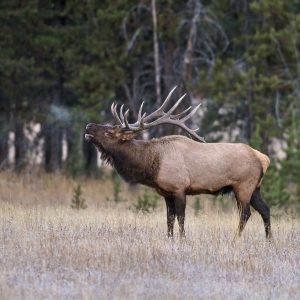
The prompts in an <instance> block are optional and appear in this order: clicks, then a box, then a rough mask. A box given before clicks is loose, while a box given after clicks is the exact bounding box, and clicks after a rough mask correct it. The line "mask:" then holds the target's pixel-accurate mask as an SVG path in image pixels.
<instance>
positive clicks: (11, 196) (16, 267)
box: [0, 174, 300, 299]
mask: <svg viewBox="0 0 300 300" xmlns="http://www.w3.org/2000/svg"><path fill="white" fill-rule="evenodd" d="M73 186H74V182H72V181H71V180H70V179H66V178H64V177H49V176H40V177H38V178H37V177H36V176H28V175H26V176H22V177H19V176H15V175H11V174H2V175H0V197H1V204H0V299H34V298H35V299H182V298H190V299H247V298H248V299H300V250H299V246H300V221H299V219H293V218H291V217H288V216H285V217H282V218H280V219H275V220H274V219H273V234H274V241H273V242H272V243H269V242H266V241H265V239H264V233H263V226H262V221H261V219H260V218H259V217H258V216H257V215H256V214H253V216H252V217H251V219H250V221H249V223H248V224H247V227H246V230H245V232H244V235H243V237H242V238H241V239H240V240H238V241H237V242H236V243H233V242H232V239H233V236H234V232H235V230H236V227H237V215H236V214H232V213H230V214H229V213H228V214H226V213H222V212H217V213H216V212H215V211H214V210H211V209H204V211H202V213H201V214H200V215H199V217H195V216H194V214H193V211H192V209H191V208H190V207H189V208H188V211H187V221H186V232H187V237H186V238H185V239H183V240H180V239H179V238H178V236H177V235H176V236H175V238H174V240H170V239H167V238H166V234H165V233H166V225H165V223H166V220H165V208H164V207H163V204H162V205H161V206H160V207H159V208H158V209H157V212H156V213H153V214H150V215H140V214H135V213H133V212H132V211H130V210H128V209H127V206H128V204H126V203H121V204H114V203H112V202H107V201H105V198H106V197H107V196H108V195H109V193H110V187H109V185H106V184H101V182H100V183H99V181H98V182H96V181H88V182H85V184H84V185H83V186H84V188H85V197H86V198H87V204H88V205H89V207H88V208H87V209H86V210H84V211H79V212H76V211H74V210H72V209H71V208H69V204H70V198H71V195H72V187H73ZM176 231H177V227H176Z"/></svg>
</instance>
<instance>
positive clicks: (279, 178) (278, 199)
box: [262, 163, 290, 208]
mask: <svg viewBox="0 0 300 300" xmlns="http://www.w3.org/2000/svg"><path fill="white" fill-rule="evenodd" d="M286 183H287V182H286V178H285V177H284V176H283V174H282V170H280V169H278V168H276V166H275V165H274V163H272V164H271V166H270V167H269V169H268V170H267V173H266V175H265V176H264V179H263V184H262V196H263V198H264V199H265V200H266V201H267V203H268V204H270V205H272V206H276V207H278V208H282V207H284V206H285V205H286V204H287V203H288V201H289V197H290V196H289V193H288V191H287V184H286Z"/></svg>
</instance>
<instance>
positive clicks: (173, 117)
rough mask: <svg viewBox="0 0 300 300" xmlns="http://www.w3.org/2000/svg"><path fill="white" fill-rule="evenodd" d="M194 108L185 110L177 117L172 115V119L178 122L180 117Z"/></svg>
mask: <svg viewBox="0 0 300 300" xmlns="http://www.w3.org/2000/svg"><path fill="white" fill-rule="evenodd" d="M191 108H192V107H191V106H190V107H188V108H187V109H185V110H184V111H182V112H181V113H179V114H177V115H171V116H170V118H171V119H173V120H178V119H180V117H182V116H183V115H184V114H185V113H187V112H188V111H189V110H190V109H191Z"/></svg>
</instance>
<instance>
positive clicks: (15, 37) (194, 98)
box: [0, 0, 300, 211]
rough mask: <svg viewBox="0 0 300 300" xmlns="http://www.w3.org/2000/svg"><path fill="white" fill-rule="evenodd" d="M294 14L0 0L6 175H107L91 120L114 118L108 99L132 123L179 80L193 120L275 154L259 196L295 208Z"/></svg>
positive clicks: (298, 164)
mask: <svg viewBox="0 0 300 300" xmlns="http://www.w3.org/2000/svg"><path fill="white" fill-rule="evenodd" d="M299 12H300V3H299V1H294V0H288V1H287V0H264V1H260V0H258V1H248V0H215V1H204V0H201V1H200V0H189V1H180V0H176V1H175V0H162V1H157V0H145V1H138V0H135V1H128V0H127V1H126V0H114V1H105V0H101V1H100V0H99V1H96V0H80V1H79V0H57V1H54V0H18V1H17V0H2V1H1V2H0V47H1V50H0V169H1V172H2V173H5V172H16V173H21V174H24V173H26V174H28V173H30V172H33V171H36V170H38V172H42V173H43V172H45V173H46V172H48V173H51V174H52V173H53V174H59V176H60V175H61V174H64V175H66V176H70V177H73V178H76V177H81V178H82V177H84V178H88V177H101V176H103V173H104V170H105V166H103V165H102V164H101V162H100V161H99V158H98V154H97V153H96V151H95V149H94V147H93V146H92V145H90V144H88V143H86V142H85V141H84V138H83V135H84V128H85V125H86V124H87V123H89V122H97V123H107V122H111V121H112V116H111V112H110V105H111V103H112V102H113V101H115V102H117V103H119V104H121V103H122V104H123V103H124V104H125V106H126V107H128V108H130V111H131V115H130V118H131V120H132V121H133V120H134V119H135V118H136V117H137V111H138V108H139V106H140V104H141V102H142V101H143V100H144V101H145V106H144V109H145V111H148V112H150V111H152V110H153V109H155V108H156V107H158V106H159V105H160V104H161V103H162V101H163V99H164V98H165V97H166V95H167V94H168V92H169V91H170V90H171V88H172V87H173V86H175V85H177V86H178V88H177V92H176V94H175V95H174V101H175V100H176V99H177V98H178V97H179V96H181V95H182V94H183V93H185V92H187V93H188V95H187V97H186V98H185V101H184V103H183V104H182V107H180V108H179V109H183V108H184V107H186V106H189V105H193V106H194V105H196V104H198V103H199V102H201V103H202V107H201V108H200V110H199V114H198V115H197V116H195V117H194V118H193V120H191V123H190V124H189V126H191V127H192V128H194V127H195V128H196V127H199V128H200V130H199V132H198V134H199V135H201V136H205V138H206V140H207V141H208V142H215V141H232V142H243V143H248V144H250V145H251V146H253V147H255V148H256V149H258V150H260V151H262V152H264V153H266V154H268V155H269V156H270V157H271V160H272V164H271V166H270V169H269V171H268V172H267V176H266V177H265V182H264V185H263V187H264V190H263V193H264V197H265V198H266V200H267V201H268V202H269V203H270V204H272V205H274V206H277V207H279V208H282V209H284V210H287V211H290V210H293V211H297V210H299V209H300V181H299V179H300V137H299V133H300V118H299V117H300V14H299ZM176 97H177V98H176ZM173 103H174V102H173ZM174 133H181V132H179V131H178V130H177V129H176V128H172V127H162V128H159V129H157V130H155V131H151V132H149V135H148V137H147V138H151V137H153V136H155V137H158V136H161V135H166V134H174ZM141 138H145V137H143V136H141ZM232 155H234V153H233V154H232ZM237 163H238V162H237ZM14 178H15V177H14ZM16 178H17V177H16ZM112 180H113V184H114V186H115V184H116V185H117V188H118V187H119V186H120V183H119V181H118V180H117V179H115V177H113V179H112ZM114 182H115V183H114ZM195 203H196V202H195Z"/></svg>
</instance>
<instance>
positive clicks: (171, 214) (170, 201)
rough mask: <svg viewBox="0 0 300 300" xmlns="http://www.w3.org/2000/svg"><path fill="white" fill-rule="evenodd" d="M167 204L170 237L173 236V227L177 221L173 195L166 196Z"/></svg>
mask: <svg viewBox="0 0 300 300" xmlns="http://www.w3.org/2000/svg"><path fill="white" fill-rule="evenodd" d="M165 201H166V206H167V226H168V237H173V229H174V223H175V214H176V212H175V203H174V199H173V198H172V197H165Z"/></svg>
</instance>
